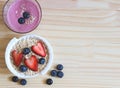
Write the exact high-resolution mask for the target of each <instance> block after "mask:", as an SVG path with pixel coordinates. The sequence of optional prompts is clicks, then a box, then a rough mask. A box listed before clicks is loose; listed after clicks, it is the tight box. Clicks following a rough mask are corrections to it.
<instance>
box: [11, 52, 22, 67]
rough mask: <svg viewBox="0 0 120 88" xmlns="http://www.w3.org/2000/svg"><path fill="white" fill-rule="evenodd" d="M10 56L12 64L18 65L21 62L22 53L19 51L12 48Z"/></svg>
mask: <svg viewBox="0 0 120 88" xmlns="http://www.w3.org/2000/svg"><path fill="white" fill-rule="evenodd" d="M12 57H13V63H14V65H15V66H17V67H18V66H19V65H20V64H21V62H22V58H23V54H22V53H21V52H20V53H19V52H17V51H16V50H13V51H12Z"/></svg>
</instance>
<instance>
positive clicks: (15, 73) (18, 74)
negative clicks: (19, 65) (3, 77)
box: [5, 35, 53, 78]
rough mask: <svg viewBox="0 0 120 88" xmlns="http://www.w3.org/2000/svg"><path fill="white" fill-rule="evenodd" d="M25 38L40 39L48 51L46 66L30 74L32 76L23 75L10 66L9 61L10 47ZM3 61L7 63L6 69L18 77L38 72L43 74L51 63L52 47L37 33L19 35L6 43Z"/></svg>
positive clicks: (25, 76)
mask: <svg viewBox="0 0 120 88" xmlns="http://www.w3.org/2000/svg"><path fill="white" fill-rule="evenodd" d="M26 38H38V39H40V40H41V41H43V43H45V45H46V46H47V50H48V53H49V59H48V63H47V65H46V67H45V68H44V69H43V70H42V71H40V73H39V74H35V75H32V76H29V75H25V74H23V73H20V72H18V71H16V70H15V68H14V67H13V66H12V63H11V61H10V52H11V50H12V47H13V46H15V44H16V43H17V42H18V41H20V40H22V39H26ZM5 62H6V65H7V67H8V69H9V70H10V72H12V73H13V74H14V75H15V76H18V77H19V78H32V77H36V76H38V75H40V74H41V75H44V74H46V73H47V71H48V70H49V69H50V67H51V65H52V62H53V49H52V47H51V45H50V43H49V42H48V41H47V40H46V39H45V38H43V37H40V36H37V35H26V36H23V37H20V38H19V39H17V38H13V39H12V40H11V41H10V42H9V43H8V45H7V48H6V51H5Z"/></svg>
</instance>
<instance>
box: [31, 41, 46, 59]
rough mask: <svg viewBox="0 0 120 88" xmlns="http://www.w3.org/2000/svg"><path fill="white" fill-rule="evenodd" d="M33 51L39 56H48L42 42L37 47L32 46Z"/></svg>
mask: <svg viewBox="0 0 120 88" xmlns="http://www.w3.org/2000/svg"><path fill="white" fill-rule="evenodd" d="M31 50H32V51H33V52H34V53H35V54H37V55H39V56H42V57H45V56H46V52H45V47H44V45H43V43H42V42H38V43H37V45H36V46H32V47H31Z"/></svg>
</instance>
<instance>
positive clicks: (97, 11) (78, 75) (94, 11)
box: [0, 0, 120, 88]
mask: <svg viewBox="0 0 120 88" xmlns="http://www.w3.org/2000/svg"><path fill="white" fill-rule="evenodd" d="M38 1H39V3H40V4H41V7H42V11H43V18H42V21H41V24H40V25H39V27H37V29H36V30H35V31H33V32H31V33H29V34H37V35H40V36H43V37H45V38H46V39H48V40H49V42H50V43H51V44H52V46H53V49H54V55H55V56H54V63H53V67H52V68H51V69H53V68H54V67H55V65H56V64H58V63H62V64H64V66H65V69H64V73H65V77H64V78H63V79H58V78H53V79H54V85H52V86H47V85H45V83H44V82H45V79H46V78H48V77H50V76H49V75H48V74H47V75H45V76H39V77H37V78H34V79H28V85H27V86H25V87H24V88H120V0H38ZM5 2H6V1H5V0H0V88H23V87H22V86H20V85H19V84H15V83H13V82H11V81H10V77H11V76H12V74H11V73H10V72H9V71H8V69H7V68H6V65H5V62H4V53H5V48H6V45H7V43H8V42H9V41H10V39H12V38H13V37H20V36H22V35H21V34H17V33H13V32H11V31H10V30H9V29H8V28H7V27H6V26H5V24H4V22H3V18H2V8H3V6H4V3H5Z"/></svg>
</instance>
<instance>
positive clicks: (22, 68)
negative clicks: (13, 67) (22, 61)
mask: <svg viewBox="0 0 120 88" xmlns="http://www.w3.org/2000/svg"><path fill="white" fill-rule="evenodd" d="M19 70H20V71H21V72H26V71H27V70H28V68H27V67H26V66H25V65H21V66H20V68H19Z"/></svg>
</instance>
